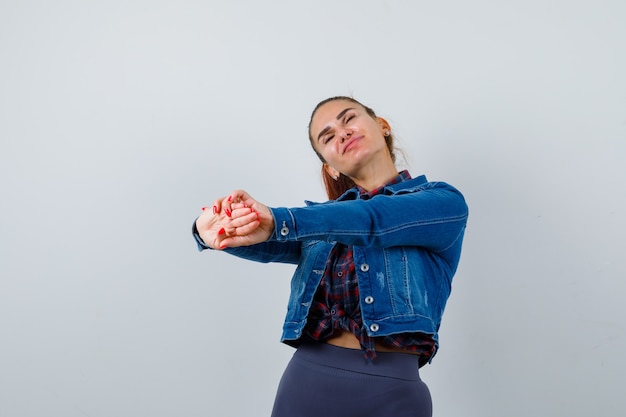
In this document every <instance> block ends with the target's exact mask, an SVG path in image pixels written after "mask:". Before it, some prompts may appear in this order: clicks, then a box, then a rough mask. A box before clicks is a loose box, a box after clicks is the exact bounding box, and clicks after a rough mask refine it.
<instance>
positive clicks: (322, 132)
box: [317, 107, 354, 141]
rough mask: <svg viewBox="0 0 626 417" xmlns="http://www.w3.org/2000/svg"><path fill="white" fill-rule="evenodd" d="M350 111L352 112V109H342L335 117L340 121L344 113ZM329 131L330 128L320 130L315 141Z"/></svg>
mask: <svg viewBox="0 0 626 417" xmlns="http://www.w3.org/2000/svg"><path fill="white" fill-rule="evenodd" d="M350 110H354V107H348V108H347V109H344V110H343V111H342V112H341V113H339V114H338V115H337V120H339V119H341V118H342V117H343V115H344V114H346V112H348V111H350ZM329 130H330V126H326V127H325V128H324V129H322V131H321V132H320V134H319V135H317V140H318V141H319V140H320V138H321V137H322V136H323V135H324V133H326V132H328V131H329Z"/></svg>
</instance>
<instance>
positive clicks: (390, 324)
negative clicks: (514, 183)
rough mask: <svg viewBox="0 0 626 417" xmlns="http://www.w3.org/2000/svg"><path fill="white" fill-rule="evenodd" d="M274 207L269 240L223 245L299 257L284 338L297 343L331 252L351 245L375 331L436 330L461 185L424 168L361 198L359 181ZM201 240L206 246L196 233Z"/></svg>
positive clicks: (274, 257) (456, 233) (459, 217)
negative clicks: (322, 197) (326, 197)
mask: <svg viewBox="0 0 626 417" xmlns="http://www.w3.org/2000/svg"><path fill="white" fill-rule="evenodd" d="M306 204H307V206H306V207H301V208H284V207H281V208H271V209H270V210H271V211H272V214H273V216H274V222H275V225H276V226H275V230H274V233H273V235H272V236H271V237H270V239H269V240H267V241H266V242H263V243H259V244H256V245H251V246H245V247H238V248H229V249H226V250H225V251H226V252H228V253H230V254H233V255H236V256H239V257H242V258H245V259H249V260H254V261H258V262H285V263H293V264H297V268H296V270H295V273H294V275H293V277H292V279H291V294H290V298H289V304H288V309H287V316H286V319H285V323H284V326H283V334H282V338H281V341H282V342H285V343H287V344H291V345H294V344H297V340H298V339H299V338H300V336H301V334H302V331H303V329H304V326H305V323H306V318H307V315H308V311H309V307H310V306H311V301H312V300H313V295H314V294H315V291H316V290H317V287H318V284H319V282H320V279H321V278H322V274H323V273H324V268H325V266H326V260H327V258H328V255H329V253H330V251H331V249H332V247H333V245H334V244H335V243H337V242H341V243H344V244H348V245H353V248H354V262H355V266H356V271H357V279H358V284H359V293H360V297H361V310H362V315H363V324H364V325H365V326H366V328H367V332H368V334H369V335H370V336H385V335H390V334H396V333H404V332H422V333H427V334H431V335H433V337H434V339H435V342H436V343H437V346H438V338H437V331H438V330H439V325H440V323H441V318H442V315H443V311H444V307H445V304H446V301H447V299H448V296H449V295H450V290H451V282H452V277H453V275H454V273H455V271H456V269H457V266H458V263H459V258H460V255H461V244H462V241H463V234H464V231H465V225H466V222H467V215H468V209H467V205H466V203H465V200H464V198H463V196H462V195H461V193H460V192H459V191H458V190H456V189H455V188H454V187H452V186H450V185H448V184H446V183H443V182H428V181H427V180H426V177H425V176H420V177H418V178H414V179H410V180H407V181H403V182H401V183H398V184H394V185H390V186H387V187H385V189H384V190H383V191H382V193H380V194H378V195H376V196H374V197H372V198H370V199H363V198H362V196H361V195H360V194H359V192H358V190H357V189H356V188H354V189H352V190H348V191H347V192H346V193H344V194H343V195H342V196H341V197H339V198H338V199H337V200H333V201H329V202H326V203H312V202H308V201H307V202H306ZM195 237H196V241H197V243H198V248H199V249H200V250H203V249H206V248H207V246H206V245H204V243H203V242H202V240H201V239H200V237H199V236H198V235H197V233H195Z"/></svg>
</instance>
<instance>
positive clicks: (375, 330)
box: [370, 323, 380, 332]
mask: <svg viewBox="0 0 626 417" xmlns="http://www.w3.org/2000/svg"><path fill="white" fill-rule="evenodd" d="M378 329H380V326H378V324H376V323H374V324H372V325H371V326H370V330H371V331H373V332H377V331H378Z"/></svg>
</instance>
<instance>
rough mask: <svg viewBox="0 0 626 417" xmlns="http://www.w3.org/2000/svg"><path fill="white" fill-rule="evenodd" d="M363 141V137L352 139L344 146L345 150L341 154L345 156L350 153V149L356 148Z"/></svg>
mask: <svg viewBox="0 0 626 417" xmlns="http://www.w3.org/2000/svg"><path fill="white" fill-rule="evenodd" d="M361 139H363V136H353V137H351V138H350V140H348V141H347V142H346V144H345V145H344V146H343V150H342V151H341V154H342V155H343V154H345V153H346V152H348V151H349V150H350V149H352V148H354V146H355V145H356V144H357V143H358V142H359V141H360V140H361Z"/></svg>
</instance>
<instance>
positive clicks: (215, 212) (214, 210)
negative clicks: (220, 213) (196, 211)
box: [213, 206, 217, 214]
mask: <svg viewBox="0 0 626 417" xmlns="http://www.w3.org/2000/svg"><path fill="white" fill-rule="evenodd" d="M213 214H217V206H213Z"/></svg>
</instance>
